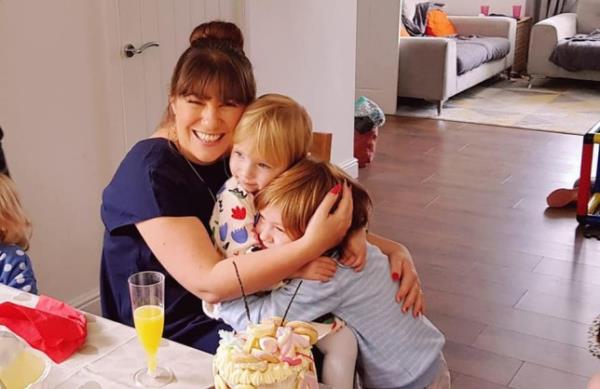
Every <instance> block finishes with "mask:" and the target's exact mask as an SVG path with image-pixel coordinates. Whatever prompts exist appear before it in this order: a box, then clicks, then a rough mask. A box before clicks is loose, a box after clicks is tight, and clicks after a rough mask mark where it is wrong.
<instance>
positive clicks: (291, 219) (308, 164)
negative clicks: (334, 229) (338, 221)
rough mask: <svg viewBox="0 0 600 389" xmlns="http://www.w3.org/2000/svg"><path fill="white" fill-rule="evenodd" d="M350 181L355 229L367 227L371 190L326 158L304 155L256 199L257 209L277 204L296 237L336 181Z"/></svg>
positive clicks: (301, 233) (285, 227)
mask: <svg viewBox="0 0 600 389" xmlns="http://www.w3.org/2000/svg"><path fill="white" fill-rule="evenodd" d="M344 182H348V183H349V184H350V186H351V188H352V201H353V211H352V225H351V227H350V229H349V232H350V231H354V230H356V229H358V228H362V227H365V226H366V225H367V223H368V221H369V213H370V211H371V208H372V202H371V198H370V196H369V193H368V192H367V191H366V190H365V189H364V188H363V187H362V186H361V185H360V184H359V183H358V182H356V181H355V180H353V179H352V178H351V177H350V176H348V174H346V172H344V171H343V170H342V169H340V168H338V167H337V166H335V165H333V164H332V163H330V162H327V161H318V160H315V159H312V158H305V159H303V160H301V161H300V162H298V163H296V164H295V165H294V166H292V167H291V168H290V169H288V170H286V171H285V172H283V173H281V174H280V175H279V176H278V177H276V178H275V179H274V180H273V181H271V183H269V185H267V186H266V187H264V188H263V189H262V190H261V191H260V192H258V194H257V195H256V198H255V205H256V209H257V210H259V212H260V210H262V209H265V208H266V207H267V206H275V207H277V208H279V210H280V211H281V223H282V225H283V228H284V229H285V231H286V233H287V234H288V235H289V236H290V238H292V239H293V240H296V239H299V238H300V237H301V236H302V235H304V232H305V231H306V226H307V225H308V222H309V221H310V218H311V217H312V215H313V214H314V213H315V211H316V210H317V208H318V207H319V204H321V201H322V200H323V198H324V197H325V195H327V193H328V192H329V191H330V190H331V189H332V188H333V187H334V186H335V185H337V184H342V185H343V184H344Z"/></svg>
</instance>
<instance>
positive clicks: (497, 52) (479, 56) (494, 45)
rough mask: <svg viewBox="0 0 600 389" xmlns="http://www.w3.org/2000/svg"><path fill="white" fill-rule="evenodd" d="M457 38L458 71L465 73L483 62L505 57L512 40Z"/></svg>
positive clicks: (458, 72)
mask: <svg viewBox="0 0 600 389" xmlns="http://www.w3.org/2000/svg"><path fill="white" fill-rule="evenodd" d="M454 39H455V40H456V73H457V74H459V75H460V74H464V73H466V72H468V71H469V70H473V69H475V68H476V67H478V66H479V65H481V64H484V63H486V62H491V61H495V60H497V59H500V58H504V57H505V56H506V55H507V54H508V52H509V51H510V41H509V40H508V39H506V38H498V37H469V38H462V37H458V38H454Z"/></svg>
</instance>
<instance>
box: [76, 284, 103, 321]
mask: <svg viewBox="0 0 600 389" xmlns="http://www.w3.org/2000/svg"><path fill="white" fill-rule="evenodd" d="M68 304H69V305H71V306H73V307H75V308H77V309H80V310H82V311H85V312H89V313H93V314H94V315H98V316H102V312H101V309H100V289H98V288H94V289H92V290H90V291H88V292H87V293H84V294H82V295H79V296H77V297H75V298H74V299H72V300H70V301H68Z"/></svg>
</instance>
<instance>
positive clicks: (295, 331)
mask: <svg viewBox="0 0 600 389" xmlns="http://www.w3.org/2000/svg"><path fill="white" fill-rule="evenodd" d="M280 322H281V319H277V318H274V319H272V320H269V321H266V322H263V323H261V324H258V325H252V326H250V328H248V329H247V330H246V331H245V332H240V333H237V334H236V333H233V332H228V331H220V332H219V335H221V340H220V342H219V348H218V349H217V354H216V355H215V358H214V360H213V375H214V379H215V389H300V388H310V389H317V388H318V382H317V377H316V370H315V365H314V360H313V357H312V352H311V347H312V345H313V344H314V343H315V342H316V340H317V332H316V330H315V329H314V328H313V327H312V326H311V325H310V324H308V323H303V322H290V323H286V325H285V326H279V325H278V324H279V323H280Z"/></svg>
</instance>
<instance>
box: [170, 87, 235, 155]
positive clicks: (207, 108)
mask: <svg viewBox="0 0 600 389" xmlns="http://www.w3.org/2000/svg"><path fill="white" fill-rule="evenodd" d="M209 96H211V97H199V96H195V95H189V96H178V97H176V98H174V99H173V100H172V101H171V109H172V110H173V114H174V117H175V131H176V135H177V140H178V144H179V149H180V150H179V151H180V152H181V153H182V154H183V155H184V156H185V157H186V158H188V159H189V160H191V161H192V162H195V163H198V164H208V163H212V162H214V161H216V160H217V159H219V158H221V157H222V156H223V155H224V154H225V153H227V152H228V151H229V149H230V148H231V143H232V137H233V130H234V129H235V126H236V125H237V123H238V121H239V120H240V117H241V116H242V114H243V113H244V109H245V108H246V107H245V106H241V105H238V104H236V103H234V102H224V101H221V100H219V98H217V97H214V96H218V94H217V93H209Z"/></svg>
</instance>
